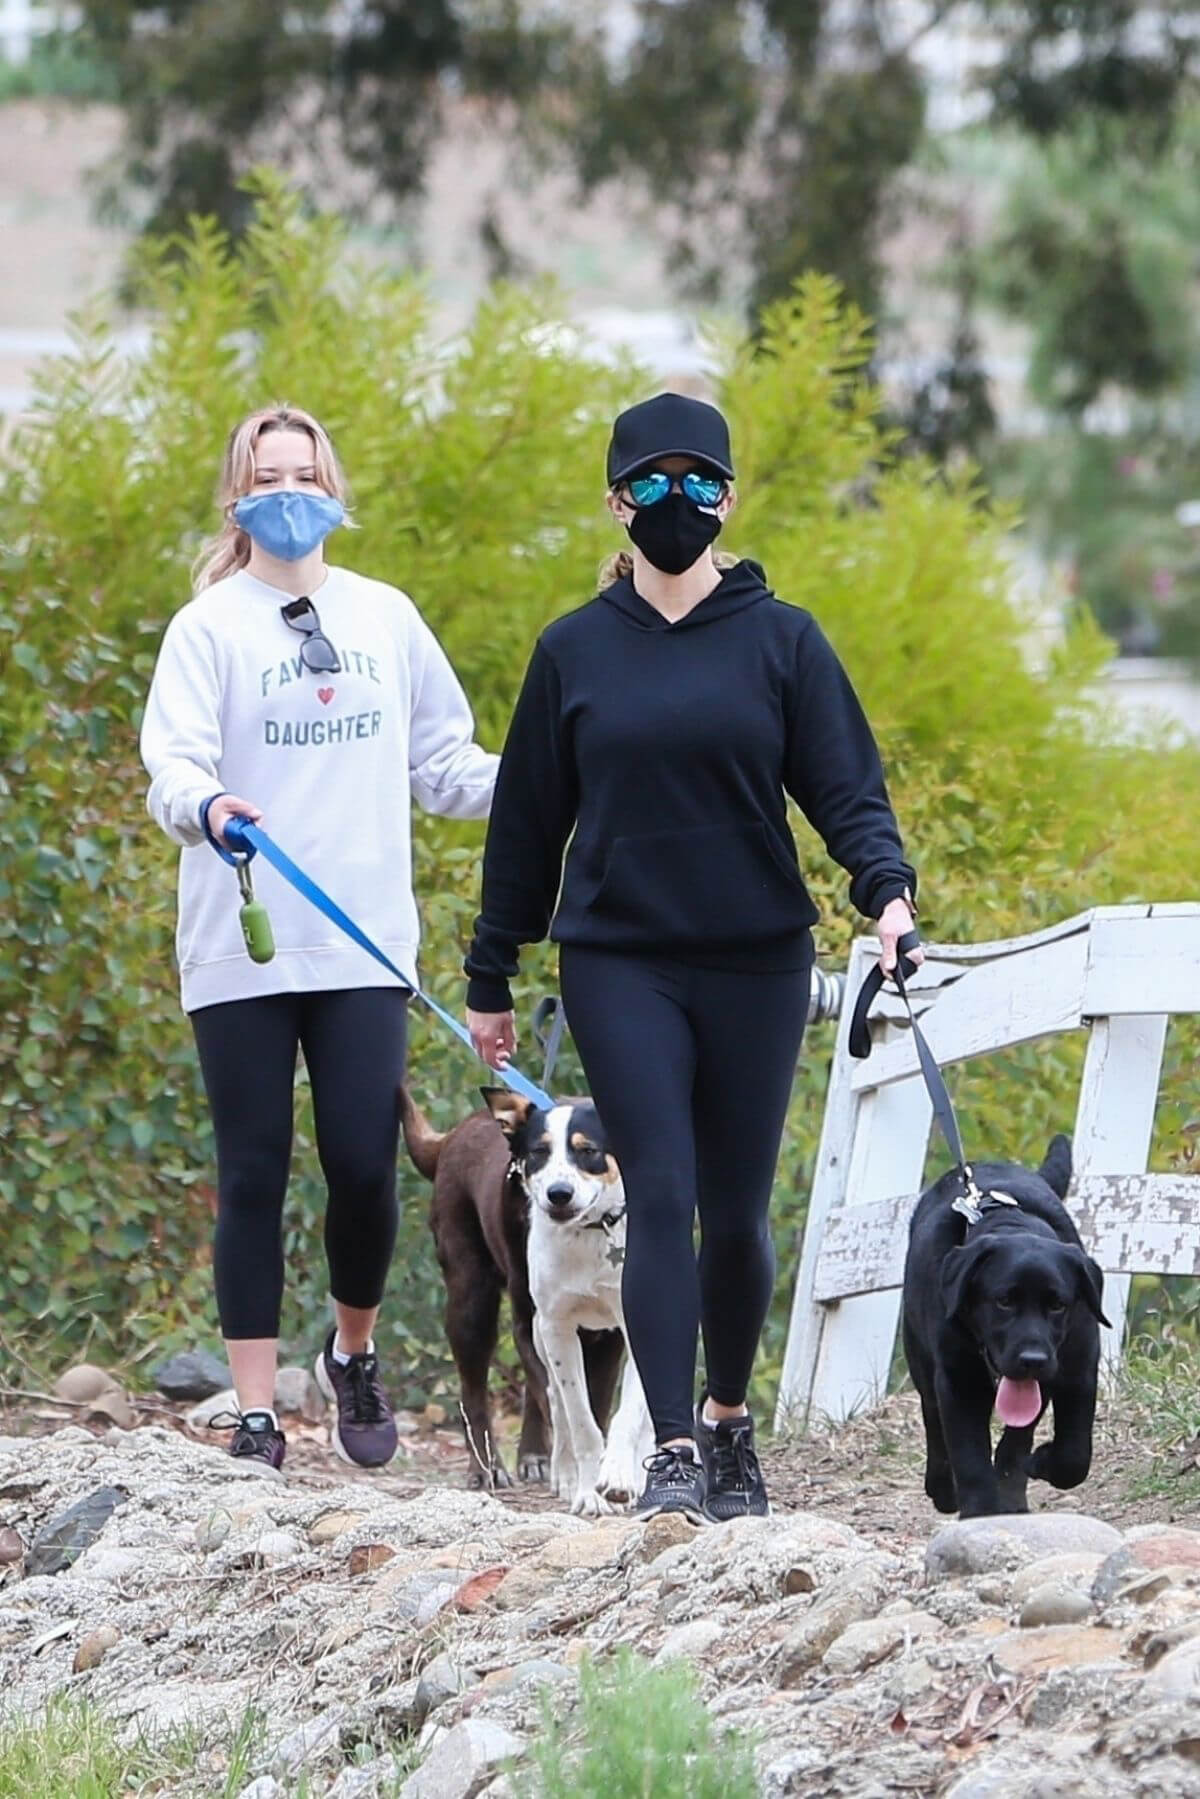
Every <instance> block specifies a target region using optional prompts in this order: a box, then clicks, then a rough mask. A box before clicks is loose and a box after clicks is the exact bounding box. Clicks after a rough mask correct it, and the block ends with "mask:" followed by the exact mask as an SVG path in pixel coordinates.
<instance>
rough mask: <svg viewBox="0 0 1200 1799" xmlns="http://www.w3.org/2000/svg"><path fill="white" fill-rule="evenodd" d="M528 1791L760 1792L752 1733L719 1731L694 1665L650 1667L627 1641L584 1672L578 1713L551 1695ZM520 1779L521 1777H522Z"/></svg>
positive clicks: (637, 1795)
mask: <svg viewBox="0 0 1200 1799" xmlns="http://www.w3.org/2000/svg"><path fill="white" fill-rule="evenodd" d="M543 1722H544V1726H545V1728H544V1733H543V1735H542V1736H541V1737H540V1738H539V1739H538V1740H537V1742H536V1743H535V1744H534V1747H533V1749H532V1751H531V1755H530V1760H531V1761H532V1763H533V1768H534V1774H533V1777H532V1780H526V1781H525V1782H524V1784H518V1785H517V1791H518V1792H519V1793H522V1794H525V1795H527V1796H528V1799H753V1795H754V1794H755V1793H757V1791H758V1784H757V1782H756V1780H755V1778H754V1764H753V1761H752V1759H751V1755H750V1750H749V1748H748V1746H747V1744H746V1742H745V1740H744V1739H737V1738H735V1737H732V1736H729V1737H724V1738H722V1737H720V1736H719V1735H718V1734H717V1731H716V1730H715V1728H714V1726H713V1723H712V1720H711V1719H710V1717H709V1715H708V1713H707V1711H706V1710H705V1708H704V1703H703V1701H702V1700H701V1699H700V1698H699V1696H698V1695H697V1692H696V1682H695V1677H694V1675H693V1674H692V1671H691V1669H690V1668H689V1667H687V1665H686V1664H685V1663H682V1662H668V1663H667V1664H666V1666H665V1667H662V1668H651V1667H649V1666H648V1665H647V1663H646V1662H644V1661H643V1660H642V1658H641V1657H640V1656H637V1655H635V1654H634V1653H633V1652H632V1650H630V1649H628V1648H626V1647H622V1648H621V1649H620V1650H618V1652H617V1654H616V1656H615V1657H614V1658H613V1660H612V1662H610V1663H606V1664H600V1665H597V1664H595V1663H593V1662H585V1663H584V1664H583V1665H582V1667H581V1668H580V1670H579V1706H578V1711H577V1714H576V1715H575V1716H574V1717H573V1718H572V1719H570V1720H566V1719H564V1718H563V1717H561V1716H559V1715H556V1712H555V1709H554V1705H553V1703H552V1696H550V1695H548V1696H546V1697H545V1698H544V1699H543ZM516 1778H517V1780H518V1781H520V1779H521V1777H520V1776H517V1777H516Z"/></svg>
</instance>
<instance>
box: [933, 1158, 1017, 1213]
mask: <svg viewBox="0 0 1200 1799" xmlns="http://www.w3.org/2000/svg"><path fill="white" fill-rule="evenodd" d="M962 1173H963V1179H964V1181H965V1182H966V1192H965V1193H960V1194H959V1195H958V1197H957V1199H952V1200H951V1201H950V1210H951V1211H952V1212H957V1213H958V1214H959V1216H960V1217H961V1218H965V1219H966V1221H967V1224H968V1225H972V1224H978V1223H979V1222H980V1220H981V1219H982V1217H983V1214H984V1213H985V1212H988V1211H991V1209H992V1208H993V1207H994V1206H1018V1207H1019V1206H1020V1203H1021V1202H1020V1200H1019V1199H1014V1198H1013V1196H1012V1194H1011V1193H1002V1192H1001V1191H1000V1189H999V1188H998V1187H989V1188H988V1190H987V1192H986V1193H984V1192H983V1191H981V1189H980V1187H979V1184H978V1182H977V1181H976V1179H975V1174H974V1171H973V1169H972V1168H971V1167H970V1166H969V1164H967V1163H965V1162H964V1164H963V1170H962Z"/></svg>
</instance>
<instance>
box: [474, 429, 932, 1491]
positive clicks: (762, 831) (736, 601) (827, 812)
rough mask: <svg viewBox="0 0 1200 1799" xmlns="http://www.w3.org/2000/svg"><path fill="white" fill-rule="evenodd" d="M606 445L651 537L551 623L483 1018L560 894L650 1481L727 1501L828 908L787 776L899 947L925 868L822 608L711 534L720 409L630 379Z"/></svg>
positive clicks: (725, 444)
mask: <svg viewBox="0 0 1200 1799" xmlns="http://www.w3.org/2000/svg"><path fill="white" fill-rule="evenodd" d="M607 472H608V505H609V509H610V511H611V512H612V514H613V516H614V518H615V519H616V520H617V522H618V523H619V524H620V525H621V526H622V527H623V528H624V529H625V530H626V531H627V532H628V534H629V537H630V539H631V544H632V549H631V552H630V551H626V552H623V553H622V555H621V556H620V557H619V558H617V559H615V560H614V562H613V563H612V564H611V565H610V566H609V567H608V568H607V569H606V571H605V573H604V575H603V577H602V579H601V590H600V593H599V594H598V596H597V597H596V598H595V599H593V600H592V601H591V602H590V603H589V604H588V605H586V606H583V607H581V608H580V609H579V610H577V611H575V612H571V613H568V614H567V616H566V617H565V618H559V619H556V620H555V621H554V623H553V624H552V625H550V626H549V627H548V629H547V630H546V631H545V632H544V633H543V634H542V637H541V640H540V642H539V643H538V645H537V648H536V649H535V651H534V654H533V660H532V662H531V663H530V666H529V672H528V674H527V676H526V679H525V685H524V687H523V689H522V692H521V696H520V699H519V700H518V702H517V708H516V712H515V714H514V717H513V721H512V725H511V727H510V730H509V734H508V741H507V743H506V745H505V749H504V756H503V760H502V763H501V768H500V780H499V785H498V786H497V789H496V804H495V808H494V810H493V812H492V817H491V824H490V826H489V829H488V839H487V849H486V851H485V855H484V869H483V909H482V913H481V915H480V918H479V921H478V924H477V926H476V930H475V939H474V942H473V943H472V945H471V949H470V953H469V955H468V957H467V962H466V968H467V973H468V975H469V976H470V986H469V988H468V994H467V1004H468V1007H469V1011H468V1013H467V1019H468V1023H469V1024H470V1026H471V1029H472V1032H473V1035H474V1039H475V1044H476V1047H477V1048H478V1050H479V1053H480V1054H481V1055H482V1056H483V1057H484V1058H485V1059H486V1060H487V1061H488V1062H489V1063H490V1064H491V1065H492V1067H494V1068H498V1067H502V1066H503V1065H504V1063H505V1062H506V1061H507V1059H508V1057H509V1055H510V1054H511V1053H512V1050H513V1047H514V1041H515V1039H514V1031H513V1013H512V996H511V993H510V990H509V982H510V980H511V978H512V976H513V975H514V974H515V973H516V970H517V960H518V951H519V948H520V946H521V944H523V943H531V942H536V941H537V940H539V939H540V938H541V937H544V936H545V934H546V931H547V929H548V927H549V926H550V923H551V915H552V914H553V917H554V923H553V929H552V931H551V936H552V937H553V938H554V940H555V941H556V942H557V943H558V944H560V945H561V955H560V968H561V981H562V994H563V1002H564V1005H565V1007H566V1014H567V1017H568V1019H569V1020H570V1023H571V1030H572V1033H573V1035H574V1038H575V1042H576V1045H577V1047H578V1049H579V1054H580V1058H581V1060H582V1062H583V1067H584V1070H585V1072H586V1074H587V1079H588V1088H589V1091H590V1093H591V1096H592V1098H593V1099H594V1100H595V1102H596V1105H597V1107H598V1108H599V1112H600V1116H601V1118H603V1120H604V1125H605V1130H606V1132H607V1134H608V1140H609V1142H610V1143H611V1145H612V1148H613V1153H614V1155H615V1156H616V1158H617V1160H618V1162H619V1163H620V1165H621V1173H622V1176H623V1178H624V1183H625V1198H626V1205H627V1208H628V1219H627V1237H626V1251H625V1267H624V1272H623V1275H622V1299H623V1303H624V1310H625V1323H626V1327H627V1330H628V1333H629V1343H630V1347H631V1349H632V1351H633V1356H634V1360H635V1361H636V1363H637V1367H638V1372H639V1374H640V1375H641V1377H642V1385H643V1387H644V1388H645V1392H646V1400H647V1403H648V1405H649V1408H650V1414H651V1417H652V1418H653V1420H654V1426H655V1433H656V1438H657V1443H658V1448H657V1451H656V1453H655V1454H654V1455H653V1456H652V1457H651V1458H650V1461H649V1462H648V1464H647V1480H646V1487H645V1491H644V1492H643V1494H642V1496H641V1501H640V1509H641V1510H642V1511H643V1512H656V1511H683V1512H685V1513H687V1514H689V1515H691V1516H692V1517H694V1518H696V1519H702V1518H709V1519H713V1520H721V1519H725V1518H733V1517H737V1516H740V1515H743V1514H746V1513H752V1514H753V1513H758V1514H762V1513H765V1512H766V1510H767V1493H766V1487H765V1484H764V1482H763V1477H762V1472H761V1469H760V1467H759V1463H758V1459H757V1456H756V1453H755V1449H754V1424H753V1421H752V1419H751V1417H750V1415H749V1412H748V1411H747V1408H746V1389H747V1386H748V1384H749V1380H750V1371H751V1367H752V1364H753V1361H754V1356H755V1351H756V1350H757V1347H758V1339H759V1334H760V1332H761V1329H762V1324H763V1320H764V1318H765V1316H766V1312H767V1307H768V1305H769V1303H770V1299H771V1292H772V1287H773V1283H774V1277H775V1257H774V1251H773V1248H772V1244H771V1234H770V1228H769V1223H768V1217H767V1207H768V1201H769V1199H770V1195H771V1185H772V1181H773V1179H774V1174H775V1163H776V1159H777V1157H778V1153H779V1144H780V1140H781V1137H782V1133H783V1126H784V1120H785V1116H786V1112H787V1106H788V1100H789V1097H790V1094H791V1089H792V1077H793V1074H794V1072H795V1066H796V1055H797V1052H798V1050H799V1048H800V1041H801V1038H802V1036H803V1033H804V1024H805V1019H806V1016H807V1011H808V995H809V980H810V971H811V967H812V960H813V943H812V935H811V926H812V925H813V924H814V923H815V921H816V918H817V910H816V907H815V906H814V905H813V903H812V900H811V899H810V898H809V895H808V892H807V890H806V888H805V885H804V882H803V880H802V878H801V874H800V869H799V866H798V863H797V857H796V845H795V842H794V840H793V837H792V832H791V829H790V826H789V824H788V818H787V798H788V796H789V795H790V796H791V797H792V798H793V799H795V800H796V801H797V802H798V804H799V805H800V806H801V807H802V809H803V810H804V812H805V813H806V814H807V816H808V818H809V819H810V820H811V822H812V823H813V824H814V825H815V826H816V828H817V830H818V831H819V832H820V833H821V835H822V836H823V837H824V839H825V842H826V844H827V845H828V848H829V850H830V853H831V854H832V855H833V856H834V858H835V859H836V860H837V861H838V862H840V863H841V864H842V866H843V867H844V868H845V869H846V870H847V871H848V872H849V874H850V876H851V882H850V897H851V899H852V901H853V903H854V904H855V905H856V906H857V907H858V909H859V910H860V911H861V912H863V913H865V914H866V915H867V916H868V917H870V918H874V919H878V931H879V936H880V938H881V940H882V943H883V961H884V965H885V966H886V967H888V968H890V967H892V966H893V965H894V963H895V959H896V942H897V939H898V938H899V937H901V936H903V935H904V934H905V933H906V932H907V931H909V930H910V929H911V928H912V915H913V910H914V908H913V903H912V895H913V890H914V889H915V886H916V876H915V875H914V873H913V871H912V869H911V868H910V866H909V864H908V863H907V861H906V860H905V858H904V852H903V848H902V846H901V842H900V832H899V830H898V828H897V825H896V820H895V817H894V816H893V813H892V808H891V805H890V803H889V801H888V796H887V789H886V787H885V785H884V778H883V770H882V768H881V766H880V761H879V754H878V751H877V750H876V747H875V743H874V739H873V738H872V735H871V732H870V729H869V727H868V725H867V721H866V719H865V718H864V717H863V713H862V708H861V707H860V705H859V703H858V700H857V699H856V697H855V694H854V690H853V688H852V687H851V685H850V682H849V681H848V679H847V678H846V674H845V672H844V670H843V669H842V668H841V666H840V664H839V663H838V660H837V657H836V656H835V655H834V652H833V650H832V649H831V648H830V646H829V644H828V642H827V641H826V639H825V637H824V636H823V634H822V632H821V630H820V627H819V626H818V625H817V623H816V620H815V619H814V618H812V616H811V615H810V614H809V613H807V612H803V611H801V610H800V608H799V607H795V606H789V605H785V604H784V603H783V602H782V601H780V600H778V599H776V597H775V595H774V594H773V593H772V591H771V589H770V587H769V586H768V585H767V582H766V578H765V576H764V574H763V571H762V569H761V568H759V566H758V564H757V563H755V562H750V561H738V560H737V559H736V558H735V557H730V556H725V555H721V554H719V553H714V551H713V547H712V546H713V543H714V541H715V539H716V538H717V536H718V534H719V532H720V530H721V527H722V525H723V524H724V522H725V520H726V518H728V516H729V513H730V511H731V510H732V507H733V504H734V494H733V487H732V480H733V459H732V451H731V448H730V442H729V431H728V428H727V426H726V423H725V420H724V418H723V417H722V416H721V414H720V413H719V412H718V411H717V410H716V408H715V407H713V406H708V405H705V404H704V402H703V401H701V400H695V399H691V398H689V397H688V396H686V395H683V394H669V393H668V394H659V395H657V396H656V397H655V398H654V399H652V400H646V401H644V402H643V403H642V404H641V405H638V406H633V407H630V409H629V410H628V411H626V412H623V413H622V414H621V415H620V417H619V418H618V419H617V420H616V423H615V425H614V427H613V434H612V441H611V443H610V445H609V451H608V471H607ZM568 839H570V840H571V842H570V848H569V849H568V848H567V842H568ZM564 851H565V852H566V866H565V870H564V866H563V856H564ZM560 887H561V892H560ZM919 957H920V951H917V952H916V957H915V958H914V959H919ZM697 1212H698V1213H699V1218H700V1233H701V1247H700V1254H699V1259H698V1260H697V1257H696V1254H695V1252H694V1249H693V1245H692V1229H693V1220H694V1218H695V1216H696V1214H697ZM697 1325H699V1327H700V1330H701V1331H702V1333H703V1337H704V1353H705V1363H706V1380H705V1386H704V1391H703V1393H702V1395H701V1398H700V1402H699V1404H698V1405H696V1404H694V1399H695V1375H696V1331H697Z"/></svg>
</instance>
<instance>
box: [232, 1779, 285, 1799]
mask: <svg viewBox="0 0 1200 1799" xmlns="http://www.w3.org/2000/svg"><path fill="white" fill-rule="evenodd" d="M238 1799H286V1794H285V1793H284V1790H283V1788H282V1787H281V1786H280V1784H279V1782H278V1781H277V1780H276V1779H275V1776H274V1775H273V1774H260V1775H259V1777H258V1779H257V1780H252V1781H251V1782H250V1785H249V1786H248V1787H243V1788H242V1790H241V1792H240V1793H239V1794H238Z"/></svg>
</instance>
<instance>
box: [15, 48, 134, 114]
mask: <svg viewBox="0 0 1200 1799" xmlns="http://www.w3.org/2000/svg"><path fill="white" fill-rule="evenodd" d="M118 93H119V85H118V81H117V73H116V70H115V69H114V68H113V67H112V65H111V64H110V63H108V62H106V61H104V59H103V58H102V57H100V56H98V55H97V54H96V51H95V49H94V47H92V48H88V49H84V47H83V46H82V44H81V43H80V41H79V38H78V36H77V35H76V34H75V33H73V32H69V31H51V32H47V33H46V35H45V36H44V37H37V38H34V40H33V43H32V45H31V46H30V51H29V55H28V56H27V57H26V59H25V61H24V62H20V63H18V62H8V61H6V60H5V59H4V58H0V103H3V102H4V101H5V100H29V99H32V100H48V99H56V100H74V101H97V100H109V101H113V102H115V101H116V99H117V96H118Z"/></svg>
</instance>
